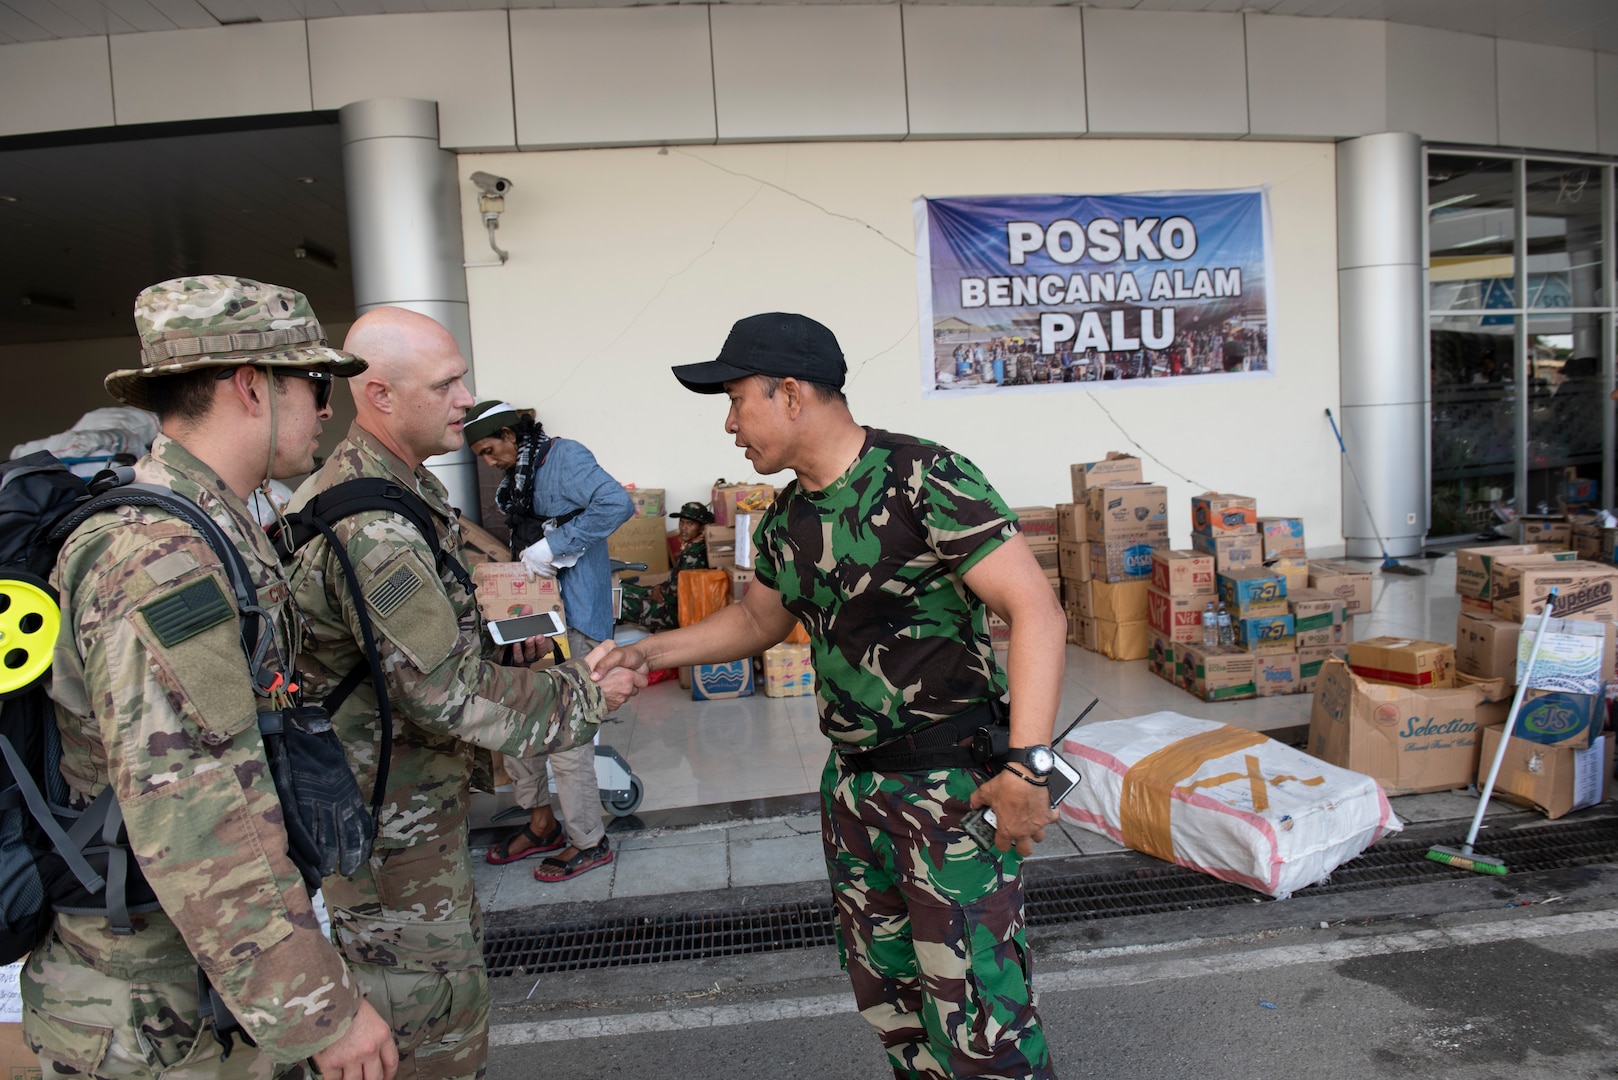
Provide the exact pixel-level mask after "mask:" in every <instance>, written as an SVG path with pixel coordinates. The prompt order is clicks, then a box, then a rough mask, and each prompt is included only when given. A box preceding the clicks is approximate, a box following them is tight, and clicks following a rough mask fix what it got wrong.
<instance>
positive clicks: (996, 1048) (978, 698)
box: [596, 313, 1066, 1080]
mask: <svg viewBox="0 0 1618 1080" xmlns="http://www.w3.org/2000/svg"><path fill="white" fill-rule="evenodd" d="M845 374H846V368H845V365H844V362H843V355H842V351H841V349H840V348H839V347H838V346H837V342H836V338H835V337H834V336H833V335H832V333H831V331H830V330H828V329H826V327H824V326H822V325H820V324H819V323H817V322H815V321H814V320H812V319H807V318H805V317H804V316H801V315H789V314H781V313H772V314H767V315H758V316H753V317H751V318H748V319H743V320H741V321H740V322H738V323H737V324H736V325H735V326H734V327H733V328H732V330H731V334H730V337H729V339H727V341H726V343H725V347H724V349H723V350H722V351H721V353H720V355H719V358H718V359H717V360H715V361H713V362H711V363H706V364H689V365H685V366H683V367H677V368H675V375H676V376H677V377H678V378H679V379H680V381H681V383H683V384H684V385H685V386H686V387H687V388H689V389H692V390H695V391H697V392H699V393H720V392H722V393H724V394H726V395H727V396H728V397H729V399H730V412H729V415H728V417H727V419H726V422H725V430H726V431H727V432H729V433H731V434H732V435H734V436H735V438H736V442H737V445H738V446H741V447H743V448H744V450H745V451H746V455H747V459H748V461H750V462H751V463H752V465H753V468H754V469H755V470H756V471H757V472H759V473H760V474H769V473H773V472H778V471H780V470H782V469H791V470H793V471H794V473H795V474H796V478H795V479H794V480H793V481H792V482H791V483H790V484H788V485H787V486H786V488H785V489H784V490H783V491H782V492H781V494H780V495H779V496H777V498H776V500H775V502H774V503H773V504H772V505H771V507H770V509H769V510H768V511H767V512H766V513H765V514H764V516H763V518H762V519H761V520H760V522H759V524H758V526H757V528H756V530H755V533H754V541H755V548H756V550H757V556H756V564H755V569H756V571H757V581H756V583H755V584H754V586H753V587H752V588H751V589H749V590H748V592H747V593H746V595H745V596H744V597H743V598H742V601H741V603H739V604H735V605H732V606H730V607H727V608H724V609H722V610H721V611H719V612H718V613H716V614H714V615H712V616H710V617H709V618H707V619H704V620H703V621H702V622H700V623H697V624H696V625H694V626H690V627H685V628H682V629H680V630H676V631H671V632H669V633H667V634H656V635H653V636H652V637H649V638H646V639H644V640H643V641H640V642H637V643H635V644H633V645H630V646H628V647H625V648H622V649H618V650H617V651H615V652H614V653H612V654H610V655H609V656H606V657H604V658H602V659H601V660H600V661H599V663H598V664H597V667H596V674H597V675H598V676H600V675H602V674H603V673H605V672H607V671H608V670H610V669H611V668H613V667H614V666H616V665H620V664H621V665H625V666H628V667H631V668H634V669H636V670H639V671H644V670H646V669H647V668H649V667H653V668H661V667H672V666H675V665H679V664H689V663H697V662H719V661H725V660H734V659H739V658H741V657H745V656H753V655H755V654H757V653H759V652H760V651H761V650H763V649H764V648H767V647H769V646H771V645H773V644H775V643H776V642H777V641H780V640H781V639H782V638H783V637H785V636H786V634H787V633H788V632H789V631H790V630H791V629H792V625H793V621H794V619H797V620H801V621H802V623H803V625H804V626H805V627H806V628H807V630H808V632H809V636H810V641H811V643H812V652H813V658H814V666H815V677H816V684H817V688H818V689H817V693H818V695H819V698H820V716H821V730H822V731H824V732H825V734H826V735H827V737H828V738H829V739H831V740H832V744H833V751H832V753H831V755H830V756H829V758H828V760H827V763H826V768H825V770H824V772H823V774H822V777H821V789H820V790H821V833H822V839H823V844H824V848H825V853H826V868H827V873H828V876H829V878H830V880H831V885H832V892H833V898H834V900H835V903H836V909H837V922H838V941H839V947H840V953H841V956H842V959H843V962H844V966H845V968H846V969H847V971H848V973H849V978H850V981H851V982H852V983H853V986H854V997H855V1002H856V1003H857V1005H858V1006H859V1009H860V1011H861V1013H862V1014H863V1015H864V1016H865V1018H866V1019H867V1020H868V1021H870V1023H871V1024H872V1025H873V1026H874V1027H875V1028H876V1029H877V1031H878V1033H879V1034H880V1036H881V1039H882V1043H883V1046H884V1047H885V1048H886V1050H887V1054H888V1059H889V1061H890V1063H891V1065H892V1067H893V1072H894V1075H895V1076H896V1077H901V1078H927V1080H943V1078H949V1077H965V1076H971V1077H1005V1078H1011V1077H1017V1078H1025V1077H1026V1078H1039V1080H1045V1078H1049V1077H1053V1076H1054V1075H1055V1073H1054V1071H1053V1069H1052V1066H1051V1062H1050V1054H1049V1051H1048V1050H1047V1048H1046V1044H1045V1037H1044V1033H1043V1031H1042V1030H1041V1028H1040V1022H1039V1013H1038V1011H1037V1009H1036V1008H1035V1005H1034V1001H1033V990H1032V986H1031V983H1030V971H1029V965H1028V950H1027V944H1026V940H1025V937H1024V931H1023V892H1022V881H1021V876H1020V866H1021V859H1022V857H1023V856H1025V855H1027V854H1029V853H1030V852H1031V851H1032V844H1033V843H1034V842H1035V841H1037V840H1040V839H1042V838H1043V836H1044V829H1045V826H1046V825H1047V824H1049V823H1050V822H1052V821H1054V820H1055V818H1056V814H1055V812H1054V811H1052V810H1051V808H1050V804H1049V797H1048V793H1047V790H1046V787H1045V786H1044V783H1043V782H1042V781H1041V780H1040V778H1039V777H1038V776H1037V775H1036V774H1035V773H1033V772H1029V771H1027V769H1025V768H1024V767H1021V766H1019V765H1016V764H1012V763H1011V762H1013V761H1016V760H1017V759H1016V758H1014V757H1012V758H1007V760H1006V762H1005V763H1004V764H1003V765H1002V767H1001V768H1000V770H999V771H998V772H996V773H994V775H993V776H992V777H991V776H990V774H989V772H988V771H986V770H985V769H983V768H981V767H970V766H950V767H939V768H933V767H924V766H920V765H918V766H915V767H910V766H900V767H895V766H890V765H887V764H883V765H881V766H880V767H878V766H875V765H871V764H869V762H870V760H871V759H870V758H869V757H866V758H865V759H863V760H862V759H861V758H860V757H859V756H858V755H860V754H862V753H866V754H880V755H887V757H888V759H889V760H890V761H891V760H892V759H893V754H894V752H895V748H897V750H898V751H899V752H900V753H911V752H912V751H913V750H914V749H915V748H919V747H922V746H924V745H925V746H927V747H928V749H927V750H926V751H925V752H923V753H922V754H921V755H920V756H926V755H935V756H936V755H938V754H943V755H945V756H948V757H950V758H951V759H959V758H961V757H962V756H965V757H967V758H970V751H969V750H967V749H966V748H964V747H962V746H960V745H958V744H956V741H955V739H954V732H955V731H956V730H958V729H959V728H962V727H965V725H966V723H967V722H970V723H974V724H975V723H977V722H978V720H977V718H978V717H999V716H1000V715H1001V707H1000V706H999V704H998V703H999V702H1000V700H1001V697H1002V695H1003V694H1004V693H1005V692H1007V691H1008V690H1009V693H1010V705H1009V728H1010V731H1009V741H1010V746H1011V747H1012V748H1014V749H1015V750H1016V751H1020V752H1024V753H1026V752H1027V751H1029V750H1030V749H1031V748H1035V747H1038V746H1041V745H1043V744H1045V743H1048V742H1049V740H1050V737H1051V731H1052V725H1053V721H1054V719H1055V715H1056V708H1057V705H1058V703H1059V700H1060V696H1061V681H1062V662H1063V651H1064V638H1065V629H1066V628H1065V623H1064V619H1063V616H1062V611H1061V608H1060V607H1059V606H1058V605H1057V603H1056V599H1055V596H1054V594H1053V592H1052V590H1051V588H1050V586H1049V585H1048V584H1047V583H1046V581H1045V577H1044V573H1043V572H1042V571H1041V570H1040V569H1039V565H1038V563H1037V562H1036V561H1035V559H1034V556H1033V553H1032V552H1031V551H1030V550H1029V548H1028V545H1027V542H1026V541H1025V540H1024V539H1023V538H1022V536H1021V534H1020V533H1019V532H1018V531H1017V529H1016V526H1015V516H1014V515H1013V514H1012V513H1011V511H1010V510H1008V509H1007V508H1006V506H1005V504H1004V502H1003V501H1002V500H1001V499H1000V497H999V496H998V495H997V494H996V493H995V492H994V489H993V488H992V487H990V485H989V484H988V482H987V481H986V480H985V479H984V478H983V476H982V474H981V473H980V472H979V471H978V470H977V468H976V467H975V466H973V465H972V463H971V462H969V461H968V460H967V459H965V458H964V457H961V456H960V455H959V454H955V453H952V452H951V451H949V450H947V449H945V448H944V447H941V446H936V445H934V444H931V443H927V442H924V441H922V440H919V439H915V438H912V437H910V436H905V435H894V434H890V433H888V432H884V431H878V430H875V429H870V428H864V427H861V426H860V425H859V424H857V423H856V422H855V421H854V419H853V417H852V415H851V414H850V412H849V409H848V403H847V400H846V399H845V398H844V396H843V393H842V385H843V381H844V377H845ZM985 609H987V610H990V611H993V612H995V613H996V614H998V615H1000V616H1001V617H1002V618H1004V619H1005V620H1006V621H1007V622H1008V623H1009V624H1010V625H1011V642H1010V650H1009V653H1008V657H1007V664H1006V668H1005V669H1004V670H1002V669H1001V667H1000V666H999V664H998V663H997V662H996V660H995V657H994V653H993V651H992V650H991V647H990V643H989V635H988V629H987V626H986V625H985V622H986V616H985ZM941 732H942V733H946V734H948V735H949V737H950V740H951V742H950V743H947V744H945V745H942V746H935V744H933V743H931V742H924V739H925V738H926V736H927V733H933V734H937V733H941ZM966 741H967V742H970V739H967V740H966ZM978 806H988V807H991V808H992V809H993V810H994V812H995V814H996V816H997V818H998V832H997V833H996V836H995V845H994V848H993V849H992V850H991V849H985V848H981V847H979V846H978V845H977V844H976V843H975V842H974V841H973V840H972V839H971V837H970V836H969V835H967V833H966V832H965V831H964V830H963V828H962V819H963V818H964V817H965V816H966V814H967V813H968V812H969V810H971V809H972V808H974V807H978Z"/></svg>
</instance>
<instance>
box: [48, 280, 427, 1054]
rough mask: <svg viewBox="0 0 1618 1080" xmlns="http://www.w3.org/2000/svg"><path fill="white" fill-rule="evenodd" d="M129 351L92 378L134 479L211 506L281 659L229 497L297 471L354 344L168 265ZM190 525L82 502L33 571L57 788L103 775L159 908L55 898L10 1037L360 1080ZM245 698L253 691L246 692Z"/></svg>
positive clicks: (358, 1013) (141, 307)
mask: <svg viewBox="0 0 1618 1080" xmlns="http://www.w3.org/2000/svg"><path fill="white" fill-rule="evenodd" d="M135 324H136V327H137V329H138V331H139V333H140V338H141V360H142V364H143V366H142V367H140V368H136V369H132V370H128V371H117V372H114V373H113V374H111V375H109V376H108V377H107V389H108V390H109V391H110V392H111V394H112V396H113V397H115V398H117V399H118V400H119V401H121V402H124V403H125V404H128V405H134V406H137V407H139V408H146V409H153V410H155V411H156V412H157V414H158V417H159V420H160V421H161V423H162V432H163V433H162V434H161V435H159V436H158V438H157V441H156V442H155V443H154V444H153V446H152V451H151V453H150V454H149V455H148V456H147V457H145V458H142V459H141V460H140V461H139V462H138V463H137V465H136V478H137V479H138V480H141V481H143V482H145V483H148V484H156V485H159V486H162V487H166V488H170V489H171V490H173V491H174V493H175V494H177V495H180V496H183V497H185V498H187V499H190V500H191V501H192V502H194V503H196V504H197V505H198V506H199V507H200V508H201V509H202V510H203V512H205V513H206V514H207V515H208V516H209V517H211V518H212V519H213V520H214V521H215V522H217V523H218V525H219V527H220V528H221V529H222V530H223V531H224V533H225V535H226V536H227V537H229V538H230V540H231V541H232V542H233V543H234V544H235V545H236V547H237V549H238V550H239V551H240V552H241V554H242V556H243V558H244V559H245V560H246V563H247V566H248V567H249V569H250V571H251V573H252V575H253V582H254V585H255V586H256V588H257V591H258V598H259V602H260V604H261V606H262V607H263V608H264V609H265V610H266V611H267V612H268V613H269V614H270V616H271V617H272V619H273V620H274V627H275V635H274V636H275V644H274V646H273V647H272V652H271V655H269V656H268V657H267V658H266V661H267V663H268V664H269V665H271V666H272V668H273V669H275V670H286V667H285V664H284V660H285V658H287V657H289V656H290V655H291V653H292V635H293V633H294V632H295V631H294V629H293V620H292V619H291V618H290V617H289V614H288V612H287V610H286V609H287V597H288V590H287V585H286V581H285V580H284V579H283V578H282V576H281V570H280V563H279V562H278V560H277V559H276V555H275V551H274V549H273V548H272V547H271V546H270V543H269V540H268V539H267V538H266V536H265V535H264V532H263V530H262V529H260V528H259V527H258V526H257V525H256V524H255V523H254V521H253V519H252V517H251V515H250V514H249V512H248V509H247V504H246V502H245V501H244V500H245V499H246V497H247V496H248V495H249V493H250V492H251V491H252V489H253V488H254V486H255V485H256V484H257V483H259V482H260V481H262V480H264V479H265V478H266V477H267V476H276V477H284V476H297V475H300V474H302V473H305V472H308V471H309V469H310V468H311V467H312V464H313V461H312V454H313V452H314V449H315V439H316V438H317V437H318V436H319V434H320V428H321V421H322V420H323V419H326V418H328V417H330V416H331V410H330V408H329V406H328V405H327V402H328V400H329V397H330V392H331V388H332V376H333V374H334V373H335V374H339V375H350V374H353V373H355V372H358V371H361V370H363V369H364V367H365V364H364V362H363V361H361V360H358V359H356V358H354V357H352V356H349V355H348V354H346V353H343V352H339V351H338V350H336V349H331V348H328V347H326V341H325V337H324V334H323V333H322V331H321V328H320V324H319V323H318V322H317V321H316V320H315V317H314V313H313V312H312V311H310V309H309V304H308V301H307V300H305V298H304V297H303V296H302V295H301V294H299V293H296V292H294V291H292V290H291V289H284V288H280V287H278V286H275V285H263V284H260V283H258V282H255V281H249V280H247V279H245V278H229V277H196V278H181V279H177V280H174V281H167V282H164V283H162V284H160V285H155V286H153V287H151V288H149V289H147V290H145V291H144V292H142V293H141V294H140V296H139V298H138V299H137V300H136V303H135ZM226 582H227V579H226V575H225V570H224V568H223V566H222V565H221V564H220V560H219V557H218V556H217V555H216V554H215V553H214V551H213V549H212V548H211V547H209V546H208V543H207V542H206V541H205V540H204V539H203V537H202V535H201V534H200V533H199V532H198V531H197V530H196V528H195V527H194V526H192V525H191V524H189V523H187V522H185V521H182V520H180V519H178V518H175V517H173V516H172V515H170V514H169V513H168V512H166V511H164V510H161V509H157V508H153V507H130V506H124V507H118V508H116V509H114V510H109V511H106V512H104V513H101V514H97V515H95V516H94V517H92V518H90V519H89V520H88V521H87V522H85V524H84V525H82V526H81V527H80V528H79V529H78V530H77V531H75V532H74V533H73V535H72V536H71V537H70V538H69V539H68V541H67V543H66V544H65V545H64V546H63V548H62V551H61V554H60V557H59V560H58V562H57V566H56V570H55V573H54V574H53V575H52V583H53V584H54V585H55V586H56V588H57V589H58V590H59V591H60V594H61V607H62V614H63V619H62V636H61V640H60V642H59V643H58V645H57V648H56V655H55V659H54V666H53V672H52V684H51V697H52V698H53V699H54V700H55V702H56V712H57V723H58V726H59V728H60V730H61V735H62V773H63V776H64V777H65V779H66V780H67V783H68V786H69V788H70V789H71V791H72V793H73V795H72V799H73V802H74V803H75V805H77V806H79V807H81V808H82V807H83V806H85V805H88V804H89V802H90V801H91V800H92V799H93V798H94V797H95V796H96V795H97V794H99V793H100V792H101V791H102V790H103V789H104V788H106V787H108V786H111V787H112V788H113V789H114V790H115V792H116V794H117V799H118V803H119V806H120V807H121V809H122V812H123V815H124V820H125V822H126V825H127V828H128V835H129V844H130V847H131V848H132V849H133V851H134V854H135V856H136V857H137V858H138V860H139V863H140V866H141V868H142V870H143V872H144V875H145V877H146V880H147V882H148V883H149V884H150V885H151V886H152V889H153V890H154V891H155V893H156V895H157V897H158V900H159V901H160V903H161V905H162V909H161V910H160V911H154V912H151V913H149V914H145V915H135V916H133V919H134V925H135V932H134V933H132V934H123V935H119V934H116V933H114V932H113V931H112V930H111V928H110V927H109V921H108V919H107V918H105V917H103V916H90V915H68V914H58V915H57V916H56V919H55V924H54V926H53V928H52V932H51V934H50V935H49V937H48V938H47V939H46V940H45V941H44V942H42V943H41V944H40V945H39V946H38V947H37V948H36V949H35V950H34V951H33V953H32V954H31V955H30V957H29V959H28V962H27V965H26V966H25V968H24V971H23V975H22V998H23V1003H24V1011H23V1033H24V1037H25V1038H26V1040H27V1042H28V1044H29V1046H30V1047H31V1048H32V1049H33V1050H34V1051H35V1052H36V1053H38V1054H39V1058H40V1064H41V1066H42V1068H43V1070H44V1073H45V1075H46V1076H58V1075H66V1074H73V1073H81V1074H85V1075H88V1076H93V1077H105V1078H109V1080H112V1078H117V1080H122V1078H155V1077H157V1076H159V1075H162V1076H164V1077H178V1078H192V1077H209V1078H214V1077H229V1078H242V1080H249V1078H253V1080H267V1078H269V1077H274V1076H281V1075H295V1074H299V1073H301V1071H302V1070H301V1068H300V1067H299V1066H298V1065H297V1063H298V1062H300V1061H302V1060H303V1059H305V1058H310V1057H313V1059H314V1060H315V1062H316V1063H317V1064H318V1065H319V1066H320V1068H321V1070H322V1072H323V1073H324V1074H325V1075H326V1076H327V1077H330V1078H342V1080H384V1078H385V1077H388V1076H391V1075H392V1073H393V1070H394V1066H395V1065H396V1063H397V1060H398V1056H397V1054H396V1052H395V1051H394V1050H393V1045H392V1041H391V1038H390V1036H389V1033H388V1030H387V1027H386V1026H385V1025H384V1024H383V1022H382V1020H381V1019H380V1017H379V1016H378V1015H377V1013H376V1011H375V1010H373V1009H372V1008H371V1007H370V1005H368V1004H367V1003H366V1002H365V1000H364V999H363V998H362V997H361V993H360V987H359V986H358V985H357V984H356V982H355V981H354V980H353V979H352V978H351V976H350V975H349V973H348V971H347V970H346V969H345V967H344V964H343V960H342V958H341V956H340V955H339V953H338V951H337V950H336V949H335V948H334V947H333V946H332V944H331V942H329V941H328V940H327V939H326V938H325V937H324V936H323V935H322V934H321V932H320V926H319V923H318V922H317V921H316V919H315V915H314V912H313V911H312V909H311V907H310V900H309V896H308V894H307V893H306V892H305V890H304V886H303V881H302V878H301V876H300V875H299V873H298V870H297V869H296V868H295V867H294V865H293V863H292V861H291V859H289V858H288V857H287V854H286V852H287V836H286V832H285V830H284V829H283V827H282V824H281V820H282V818H281V813H282V807H281V802H280V800H279V799H278V798H277V796H276V791H275V785H274V783H273V782H272V780H271V777H270V772H269V767H268V764H267V762H266V760H265V756H264V746H263V742H262V741H261V739H260V736H259V729H258V726H257V723H256V722H255V720H256V715H257V712H258V710H259V709H260V708H269V707H270V699H266V698H256V697H255V695H254V692H253V688H252V684H251V682H250V679H249V675H248V665H247V658H246V656H245V655H244V653H243V649H242V641H241V636H240V630H239V628H238V622H237V611H236V607H235V602H234V599H233V596H234V594H233V592H232V590H231V588H230V586H229V585H228V584H227V583H226ZM260 703H262V704H260ZM199 965H200V967H201V969H202V970H203V971H204V972H205V973H206V974H207V976H208V977H209V979H210V980H211V981H212V983H213V985H214V987H215V988H216V989H217V990H218V992H219V994H220V996H221V997H222V998H223V999H224V1001H225V1003H226V1004H227V1005H228V1006H229V1008H230V1010H231V1012H232V1013H234V1014H235V1016H236V1017H237V1018H238V1019H239V1020H240V1022H241V1024H242V1026H243V1028H244V1029H245V1031H246V1032H247V1034H248V1035H250V1036H251V1038H252V1040H253V1042H254V1043H256V1044H257V1045H256V1047H255V1046H252V1045H237V1046H236V1047H235V1050H234V1052H226V1051H225V1050H224V1049H223V1048H222V1045H221V1043H220V1042H219V1041H218V1040H216V1038H215V1035H214V1029H212V1028H211V1027H210V1026H209V1025H207V1024H205V1023H204V1021H203V1020H202V1019H201V1017H200V1015H199V1008H198V990H197V970H198V967H199Z"/></svg>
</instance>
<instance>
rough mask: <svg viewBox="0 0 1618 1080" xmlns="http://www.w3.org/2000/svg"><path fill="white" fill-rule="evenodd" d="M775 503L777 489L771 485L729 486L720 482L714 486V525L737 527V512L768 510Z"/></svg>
mask: <svg viewBox="0 0 1618 1080" xmlns="http://www.w3.org/2000/svg"><path fill="white" fill-rule="evenodd" d="M773 501H775V489H774V488H773V487H771V486H770V485H769V484H727V483H725V482H724V481H723V480H720V481H719V482H717V483H716V484H714V486H713V500H712V503H711V504H710V505H712V507H713V523H714V524H715V525H735V524H736V511H737V510H741V511H744V512H745V511H748V510H768V509H769V507H770V503H771V502H773Z"/></svg>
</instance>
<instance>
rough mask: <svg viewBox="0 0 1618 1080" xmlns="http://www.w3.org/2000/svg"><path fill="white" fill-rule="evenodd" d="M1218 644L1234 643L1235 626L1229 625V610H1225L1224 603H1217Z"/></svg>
mask: <svg viewBox="0 0 1618 1080" xmlns="http://www.w3.org/2000/svg"><path fill="white" fill-rule="evenodd" d="M1219 644H1221V645H1234V644H1236V628H1235V627H1233V626H1231V624H1230V612H1228V611H1226V610H1225V605H1224V604H1220V605H1219Z"/></svg>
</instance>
